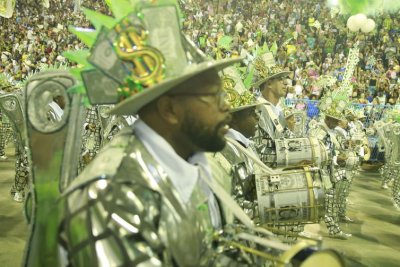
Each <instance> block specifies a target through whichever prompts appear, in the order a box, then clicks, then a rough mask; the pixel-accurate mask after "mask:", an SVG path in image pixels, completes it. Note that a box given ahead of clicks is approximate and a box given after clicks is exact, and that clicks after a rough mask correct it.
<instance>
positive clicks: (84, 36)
mask: <svg viewBox="0 0 400 267" xmlns="http://www.w3.org/2000/svg"><path fill="white" fill-rule="evenodd" d="M68 29H69V31H70V32H71V33H73V34H75V35H76V37H78V38H79V40H81V41H82V42H83V43H84V44H86V45H87V46H88V47H92V45H93V44H94V42H95V41H96V37H97V34H98V31H96V30H93V29H85V28H76V27H74V26H69V27H68Z"/></svg>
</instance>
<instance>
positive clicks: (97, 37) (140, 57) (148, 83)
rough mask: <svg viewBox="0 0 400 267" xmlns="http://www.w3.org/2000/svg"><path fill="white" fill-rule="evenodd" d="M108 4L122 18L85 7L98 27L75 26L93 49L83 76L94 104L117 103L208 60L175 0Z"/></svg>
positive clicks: (112, 1) (85, 57) (86, 57)
mask: <svg viewBox="0 0 400 267" xmlns="http://www.w3.org/2000/svg"><path fill="white" fill-rule="evenodd" d="M108 4H109V6H110V8H111V10H112V11H113V13H114V15H115V17H116V18H112V17H108V16H105V15H102V14H100V13H97V12H94V11H91V10H85V14H86V16H87V17H88V19H89V20H90V21H91V22H92V24H93V25H95V28H96V29H82V28H72V29H71V31H72V32H73V33H75V34H76V35H77V36H78V37H79V38H80V39H82V40H85V41H86V42H85V43H86V44H87V45H88V46H89V47H90V51H89V52H87V53H81V55H79V56H80V57H83V59H82V58H78V63H81V65H83V67H82V68H81V70H80V72H81V76H82V77H77V78H78V79H79V80H82V81H83V83H84V86H85V89H86V92H87V95H88V96H89V99H90V102H91V103H92V104H116V103H118V102H121V101H122V100H124V99H126V98H128V97H130V96H133V95H136V94H140V93H141V92H143V91H145V90H150V89H151V88H152V87H153V86H155V85H157V84H160V83H162V82H163V81H165V80H168V79H173V78H175V77H178V76H181V75H183V74H185V73H188V72H190V71H191V69H192V68H195V66H192V65H197V64H198V63H202V62H204V61H205V56H204V54H203V53H202V52H201V51H200V50H198V49H197V48H195V47H194V45H193V44H192V43H191V42H190V41H188V40H187V39H186V38H185V37H184V36H183V35H182V33H181V27H180V21H179V20H180V19H179V16H178V11H177V6H176V3H175V1H164V2H163V4H156V2H152V1H142V2H140V3H139V2H137V3H136V5H135V6H132V4H131V3H129V1H128V2H127V1H125V0H110V1H109V2H108ZM126 10H127V11H126ZM89 38H90V39H89ZM71 54H72V56H74V55H73V52H72V53H70V55H69V56H68V55H66V57H68V58H69V59H70V60H72V61H77V60H76V59H77V57H76V55H75V58H72V59H71ZM79 61H80V62H79ZM82 63H83V64H82Z"/></svg>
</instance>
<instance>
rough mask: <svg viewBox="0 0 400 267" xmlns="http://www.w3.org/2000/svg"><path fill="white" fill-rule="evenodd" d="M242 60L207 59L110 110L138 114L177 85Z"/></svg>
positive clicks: (115, 112)
mask: <svg viewBox="0 0 400 267" xmlns="http://www.w3.org/2000/svg"><path fill="white" fill-rule="evenodd" d="M240 61H242V58H234V59H223V60H218V61H206V62H202V63H200V64H198V65H197V66H196V68H194V69H190V71H187V73H183V74H182V75H180V76H178V77H173V78H170V79H166V80H164V81H162V82H161V83H159V84H157V85H154V86H152V87H151V88H148V89H144V91H143V92H141V93H138V94H135V95H133V96H130V97H128V98H127V99H125V100H123V101H122V102H121V103H118V104H117V105H116V106H115V107H114V108H113V109H112V110H110V112H109V113H110V114H113V115H121V116H122V115H134V114H136V113H137V112H138V111H139V110H140V109H141V108H142V107H144V106H146V105H147V104H149V103H150V102H151V101H153V100H155V99H156V98H158V97H160V96H162V95H163V94H165V93H167V92H168V91H170V90H171V89H173V88H174V87H176V86H177V85H179V84H181V83H183V82H185V81H187V80H189V79H191V78H193V77H196V76H197V75H199V74H201V73H203V72H205V71H207V70H211V69H215V70H216V71H220V70H222V69H224V68H226V67H228V66H230V65H233V64H235V63H238V62H240Z"/></svg>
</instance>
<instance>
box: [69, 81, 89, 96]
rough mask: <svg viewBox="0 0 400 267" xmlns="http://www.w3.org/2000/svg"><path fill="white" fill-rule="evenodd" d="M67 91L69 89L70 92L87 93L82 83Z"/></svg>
mask: <svg viewBox="0 0 400 267" xmlns="http://www.w3.org/2000/svg"><path fill="white" fill-rule="evenodd" d="M67 91H68V93H71V94H86V90H85V87H84V86H83V84H81V83H79V84H77V85H75V86H73V87H70V88H68V90H67Z"/></svg>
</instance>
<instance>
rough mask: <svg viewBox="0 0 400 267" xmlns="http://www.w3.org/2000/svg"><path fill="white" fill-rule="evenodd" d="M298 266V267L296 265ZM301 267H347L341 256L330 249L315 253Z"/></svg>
mask: <svg viewBox="0 0 400 267" xmlns="http://www.w3.org/2000/svg"><path fill="white" fill-rule="evenodd" d="M294 266H296V265H294ZM299 266H301V267H315V266H324V267H343V266H345V264H344V261H343V259H342V258H341V257H340V255H339V254H338V253H337V252H336V251H334V250H330V249H325V250H321V251H317V252H314V253H313V254H312V255H311V256H310V257H308V258H307V259H306V260H305V261H304V262H303V263H301V264H300V265H299Z"/></svg>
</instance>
